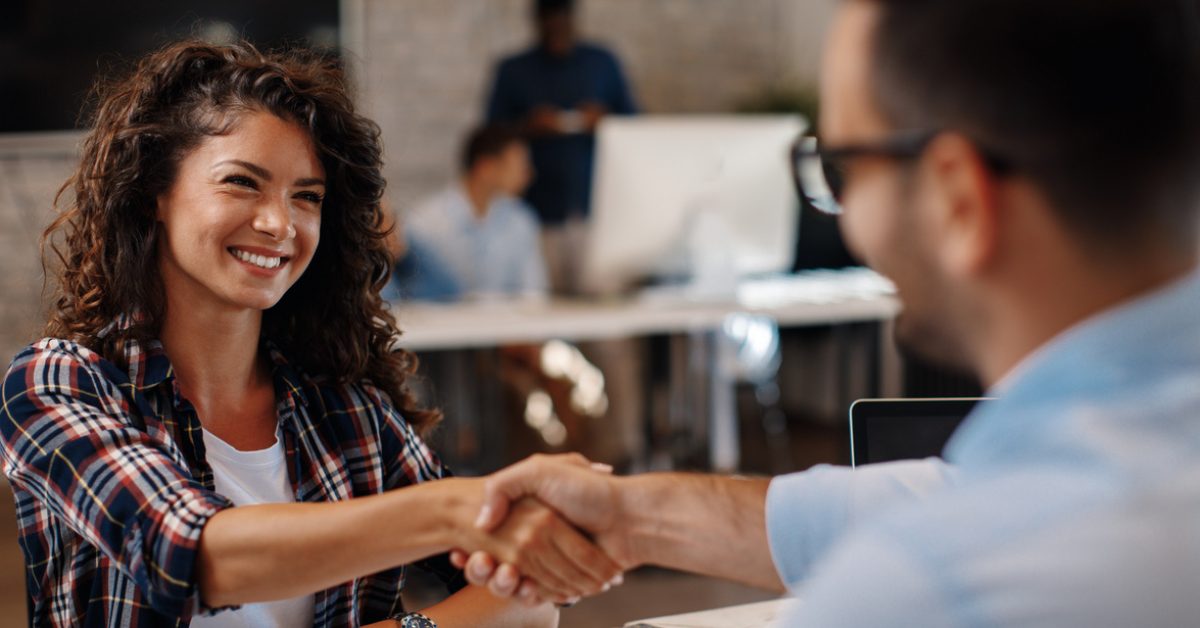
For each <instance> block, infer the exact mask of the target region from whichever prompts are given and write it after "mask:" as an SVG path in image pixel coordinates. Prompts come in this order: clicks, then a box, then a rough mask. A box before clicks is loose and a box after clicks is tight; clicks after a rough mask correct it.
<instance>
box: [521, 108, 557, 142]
mask: <svg viewBox="0 0 1200 628" xmlns="http://www.w3.org/2000/svg"><path fill="white" fill-rule="evenodd" d="M560 115H561V112H560V111H559V110H558V109H557V108H556V107H551V106H550V105H538V106H537V107H534V108H533V111H531V112H529V117H528V118H527V119H526V120H525V130H526V131H528V132H529V133H530V134H531V135H535V136H545V135H558V134H559V133H561V132H562V129H561V128H559V116H560Z"/></svg>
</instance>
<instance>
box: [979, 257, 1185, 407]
mask: <svg viewBox="0 0 1200 628" xmlns="http://www.w3.org/2000/svg"><path fill="white" fill-rule="evenodd" d="M1195 267H1196V260H1195V259H1194V258H1190V259H1178V258H1177V259H1173V260H1168V259H1160V260H1158V261H1157V262H1142V263H1138V264H1130V265H1127V266H1124V267H1121V266H1119V265H1117V264H1108V265H1107V272H1105V271H1098V270H1097V269H1096V268H1094V267H1092V268H1079V269H1078V271H1077V272H1074V273H1070V272H1068V273H1060V274H1058V275H1057V276H1050V274H1043V275H1042V276H1041V277H1039V278H1036V279H1035V278H1032V277H1031V278H1029V279H1028V280H1027V281H1025V282H1023V285H1022V286H1021V288H1020V290H1019V292H1018V291H1011V292H1009V293H1007V294H1002V296H1001V297H1000V298H998V299H996V300H995V301H994V302H993V303H992V304H990V305H989V306H988V307H987V310H988V313H987V314H986V315H984V316H983V317H982V318H983V320H984V321H985V324H986V325H987V326H988V327H989V328H990V329H988V330H987V331H981V332H979V333H978V334H977V338H979V339H980V342H979V343H978V345H977V346H976V349H975V351H974V354H975V356H976V359H975V360H974V362H975V363H976V364H977V365H979V369H978V372H979V374H980V376H981V379H982V381H983V382H984V384H985V385H986V387H988V388H992V387H994V386H996V385H997V384H999V383H1001V382H1003V381H1008V378H1009V376H1010V375H1011V374H1012V372H1013V371H1014V370H1016V369H1018V368H1019V366H1020V364H1022V363H1023V362H1024V361H1025V360H1026V359H1028V358H1029V357H1031V356H1032V355H1034V354H1035V353H1036V352H1037V351H1038V350H1039V349H1041V348H1042V347H1043V346H1045V345H1047V344H1048V343H1050V342H1052V341H1053V340H1054V339H1055V338H1057V337H1059V336H1060V335H1061V334H1063V333H1064V332H1066V331H1068V330H1070V329H1071V328H1073V327H1075V326H1077V325H1079V324H1081V323H1084V322H1085V321H1087V320H1088V319H1091V318H1093V317H1095V316H1097V315H1099V314H1101V313H1103V312H1106V311H1108V310H1110V309H1113V308H1115V307H1119V306H1121V305H1123V304H1126V303H1129V302H1132V301H1134V300H1137V299H1139V298H1142V297H1145V296H1147V295H1149V294H1151V293H1152V292H1154V291H1156V290H1159V289H1162V288H1163V287H1165V286H1166V285H1168V284H1170V283H1172V282H1174V281H1177V280H1179V279H1182V278H1183V277H1185V276H1187V275H1188V274H1189V273H1191V272H1192V271H1193V270H1194V269H1195Z"/></svg>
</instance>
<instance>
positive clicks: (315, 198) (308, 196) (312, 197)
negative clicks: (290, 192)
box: [296, 192, 325, 205]
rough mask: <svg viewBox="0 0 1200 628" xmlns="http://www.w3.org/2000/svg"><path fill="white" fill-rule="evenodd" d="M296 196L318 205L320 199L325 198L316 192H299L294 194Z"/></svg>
mask: <svg viewBox="0 0 1200 628" xmlns="http://www.w3.org/2000/svg"><path fill="white" fill-rule="evenodd" d="M296 198H298V199H301V200H304V201H308V202H310V203H315V204H317V205H320V204H321V201H323V200H325V196H324V195H322V194H320V193H317V192H301V193H299V194H297V195H296Z"/></svg>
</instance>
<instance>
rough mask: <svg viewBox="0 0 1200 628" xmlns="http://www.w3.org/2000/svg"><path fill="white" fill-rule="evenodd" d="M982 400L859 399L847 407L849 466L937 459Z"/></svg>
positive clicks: (961, 398)
mask: <svg viewBox="0 0 1200 628" xmlns="http://www.w3.org/2000/svg"><path fill="white" fill-rule="evenodd" d="M986 400H987V398H984V397H958V398H947V399H859V400H858V401H855V402H854V403H853V404H852V405H851V406H850V465H851V466H855V467H857V466H859V465H864V464H874V463H876V462H891V461H894V460H919V459H922V458H928V457H930V456H941V455H942V449H944V448H945V447H946V442H947V441H949V440H950V436H951V435H952V434H954V430H956V429H958V426H959V424H960V423H962V421H963V419H965V418H967V415H968V414H970V413H971V410H972V409H974V408H975V406H976V405H977V404H978V403H979V402H981V401H986Z"/></svg>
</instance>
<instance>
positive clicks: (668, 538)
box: [614, 473, 784, 592]
mask: <svg viewBox="0 0 1200 628" xmlns="http://www.w3.org/2000/svg"><path fill="white" fill-rule="evenodd" d="M614 481H615V482H616V485H617V487H618V489H617V495H618V503H619V507H618V510H619V512H618V515H619V519H618V521H617V522H616V525H617V526H618V529H619V530H620V532H621V533H622V536H623V538H624V539H625V541H626V542H627V544H628V548H629V551H630V553H631V554H632V557H633V558H634V560H635V561H636V562H638V563H649V564H654V565H660V566H663V567H671V568H674V569H681V570H684V571H690V572H695V573H701V574H706V575H710V576H716V577H720V578H725V579H729V580H737V581H739V582H744V583H746V584H750V585H753V586H757V587H761V588H764V589H769V590H773V591H781V592H782V591H783V590H784V587H783V583H782V582H781V581H780V579H779V575H778V573H777V572H776V570H775V565H774V563H773V562H772V560H771V551H770V548H769V546H768V543H767V528H766V518H765V510H766V509H765V506H766V496H767V487H768V486H769V485H770V480H769V479H766V478H734V477H718V476H706V475H692V474H682V473H652V474H645V475H640V476H633V477H628V478H614Z"/></svg>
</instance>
